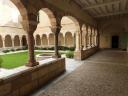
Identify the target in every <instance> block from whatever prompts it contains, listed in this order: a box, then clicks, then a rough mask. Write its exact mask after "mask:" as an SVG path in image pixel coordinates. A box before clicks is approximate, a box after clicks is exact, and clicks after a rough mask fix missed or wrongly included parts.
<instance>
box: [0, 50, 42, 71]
mask: <svg viewBox="0 0 128 96" xmlns="http://www.w3.org/2000/svg"><path fill="white" fill-rule="evenodd" d="M40 53H41V52H35V54H40ZM1 58H2V60H3V62H2V64H1V67H2V68H6V69H12V68H16V67H19V66H22V65H25V64H26V63H27V62H28V53H27V52H21V53H14V54H6V55H1Z"/></svg>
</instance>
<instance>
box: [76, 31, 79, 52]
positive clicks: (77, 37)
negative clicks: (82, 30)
mask: <svg viewBox="0 0 128 96" xmlns="http://www.w3.org/2000/svg"><path fill="white" fill-rule="evenodd" d="M75 51H80V34H79V32H76V50H75Z"/></svg>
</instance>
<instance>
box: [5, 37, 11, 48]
mask: <svg viewBox="0 0 128 96" xmlns="http://www.w3.org/2000/svg"><path fill="white" fill-rule="evenodd" d="M5 47H12V38H11V36H10V35H6V36H5Z"/></svg>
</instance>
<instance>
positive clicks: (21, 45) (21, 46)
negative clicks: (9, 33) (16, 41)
mask: <svg viewBox="0 0 128 96" xmlns="http://www.w3.org/2000/svg"><path fill="white" fill-rule="evenodd" d="M20 47H23V46H22V37H20Z"/></svg>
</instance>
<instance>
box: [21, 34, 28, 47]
mask: <svg viewBox="0 0 128 96" xmlns="http://www.w3.org/2000/svg"><path fill="white" fill-rule="evenodd" d="M22 46H23V47H27V39H26V36H25V35H24V36H22Z"/></svg>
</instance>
